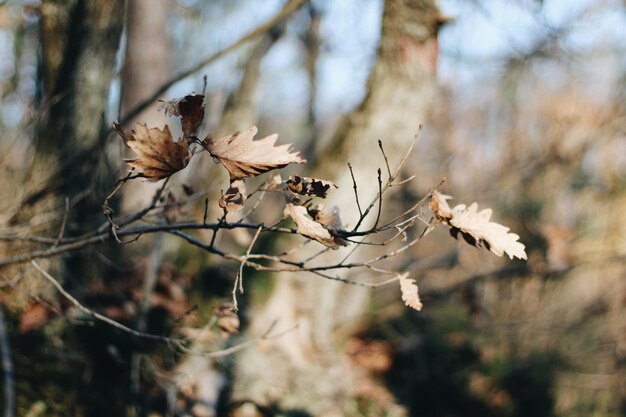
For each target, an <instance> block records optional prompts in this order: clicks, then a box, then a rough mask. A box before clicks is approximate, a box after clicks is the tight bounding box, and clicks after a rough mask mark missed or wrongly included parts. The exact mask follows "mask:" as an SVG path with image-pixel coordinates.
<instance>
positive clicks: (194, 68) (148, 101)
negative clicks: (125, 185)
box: [120, 0, 307, 125]
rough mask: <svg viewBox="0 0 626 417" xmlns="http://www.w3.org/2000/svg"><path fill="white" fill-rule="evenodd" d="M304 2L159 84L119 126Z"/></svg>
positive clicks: (300, 0)
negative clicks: (170, 89) (171, 88)
mask: <svg viewBox="0 0 626 417" xmlns="http://www.w3.org/2000/svg"><path fill="white" fill-rule="evenodd" d="M306 1H307V0H290V1H289V2H287V4H285V6H283V8H282V9H281V10H280V11H279V12H278V13H277V14H276V15H275V16H274V17H272V18H271V19H269V20H268V21H266V22H264V23H263V24H261V25H259V26H258V27H257V28H255V29H254V30H252V31H251V32H248V33H247V34H246V35H244V36H243V37H241V38H239V39H238V40H237V41H235V42H234V43H232V44H230V45H229V46H227V47H226V48H224V49H221V50H219V51H217V52H215V53H214V54H212V55H210V56H208V57H207V58H205V59H203V60H201V61H200V62H198V63H197V64H195V65H193V66H191V67H189V68H187V69H186V70H183V71H181V72H179V73H178V74H176V75H174V76H173V77H172V78H170V79H169V80H168V81H166V82H165V83H163V84H161V86H160V87H159V88H157V89H156V91H154V92H153V93H152V94H151V95H149V96H148V97H147V98H146V99H145V100H143V101H142V102H140V103H139V104H138V105H136V106H135V107H134V108H133V109H131V110H130V111H129V112H128V113H127V114H126V115H125V116H124V117H123V118H122V119H121V123H120V124H122V125H125V124H127V123H128V122H129V121H131V120H133V119H134V118H135V117H137V116H138V115H139V114H140V113H141V112H143V111H144V110H145V109H147V108H148V107H149V106H150V105H152V103H154V102H155V101H156V100H157V99H158V98H159V97H160V96H162V95H163V94H165V93H166V92H167V90H168V89H169V88H170V87H171V86H173V85H174V84H176V83H178V82H179V81H181V80H183V79H185V78H187V77H189V76H190V75H192V74H194V73H195V72H197V71H199V70H201V69H202V68H204V67H205V66H207V65H209V64H211V63H213V62H214V61H217V60H218V59H219V58H221V57H222V56H224V55H227V54H229V53H230V52H232V51H234V50H236V49H238V48H239V47H241V46H243V45H244V44H246V43H248V42H250V41H251V40H253V39H255V38H257V37H259V36H260V35H262V34H264V33H265V32H267V31H268V30H270V29H271V28H273V27H274V26H276V25H277V24H279V23H281V22H282V21H283V20H284V19H286V18H287V17H288V16H289V15H291V14H292V13H293V12H295V11H296V10H298V9H299V8H300V6H302V5H303V4H304V3H305V2H306Z"/></svg>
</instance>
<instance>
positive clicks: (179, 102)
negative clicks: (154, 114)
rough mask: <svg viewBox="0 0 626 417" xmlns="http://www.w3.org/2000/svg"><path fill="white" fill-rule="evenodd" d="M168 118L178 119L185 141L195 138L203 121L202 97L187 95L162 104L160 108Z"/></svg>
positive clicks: (199, 95) (200, 95)
mask: <svg viewBox="0 0 626 417" xmlns="http://www.w3.org/2000/svg"><path fill="white" fill-rule="evenodd" d="M159 109H161V110H163V111H165V114H166V115H168V116H178V117H180V122H181V125H182V128H183V134H184V135H185V139H190V138H193V137H196V135H197V134H198V129H199V128H200V124H202V119H204V95H202V94H195V93H192V94H188V95H186V96H185V97H183V98H179V99H176V100H171V101H167V102H164V103H163V104H162V105H161V106H160V108H159Z"/></svg>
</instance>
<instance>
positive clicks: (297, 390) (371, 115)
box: [233, 0, 441, 415]
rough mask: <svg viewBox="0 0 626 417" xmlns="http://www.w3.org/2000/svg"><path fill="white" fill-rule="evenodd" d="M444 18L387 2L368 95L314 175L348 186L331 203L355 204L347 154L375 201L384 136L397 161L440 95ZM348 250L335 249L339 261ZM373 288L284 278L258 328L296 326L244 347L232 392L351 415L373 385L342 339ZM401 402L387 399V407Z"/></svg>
mask: <svg viewBox="0 0 626 417" xmlns="http://www.w3.org/2000/svg"><path fill="white" fill-rule="evenodd" d="M440 24H441V15H440V14H439V11H438V8H437V6H436V3H435V1H433V0H388V1H386V2H385V6H384V12H383V24H382V35H381V42H380V47H379V52H378V58H377V61H376V64H375V66H374V68H373V70H372V73H371V75H370V78H369V81H368V90H367V95H366V97H365V99H364V100H363V102H362V104H361V105H360V107H359V108H358V109H357V110H356V111H354V112H353V113H352V114H351V115H350V116H349V117H348V118H347V119H346V121H345V123H344V124H343V125H342V126H341V128H340V129H339V131H338V133H337V135H336V137H335V138H334V139H333V141H332V142H331V143H330V145H329V146H328V148H327V149H325V150H324V151H323V152H322V154H321V155H320V156H319V157H318V158H317V164H316V166H315V168H314V171H315V174H316V175H319V176H321V177H323V178H329V179H333V180H334V181H335V182H336V183H337V184H339V185H340V186H342V187H343V192H337V193H335V196H333V197H330V201H327V202H325V203H326V204H328V205H333V204H337V205H339V206H342V207H350V206H352V205H354V201H353V196H352V193H351V192H347V190H349V188H348V187H351V185H352V183H351V180H350V174H349V171H348V170H347V168H346V167H345V165H344V164H345V161H347V160H348V161H351V162H352V166H353V168H354V171H355V175H356V178H357V180H358V181H359V182H360V188H359V192H360V194H361V201H362V202H367V203H362V204H368V203H369V201H370V200H371V199H372V198H373V197H374V195H375V193H376V192H377V186H376V185H375V184H376V165H378V166H380V167H381V168H383V171H385V169H384V162H383V158H382V156H381V155H380V151H379V150H378V143H377V141H378V139H381V140H383V142H384V145H385V150H386V152H387V155H388V156H389V158H390V163H392V164H393V163H398V162H399V159H400V156H401V155H402V154H403V153H404V151H405V150H406V149H407V147H408V146H409V144H410V142H411V140H412V138H413V136H414V135H415V134H416V133H417V132H418V130H419V126H420V124H421V123H423V121H424V120H425V119H426V116H427V113H428V112H429V108H430V106H431V104H432V103H433V101H434V99H435V94H436V86H435V81H436V79H435V72H436V61H437V52H438V51H437V32H438V29H439V26H440ZM337 173H340V174H337ZM333 176H334V178H333ZM354 212H356V210H354ZM356 214H358V213H356ZM356 217H358V216H355V215H354V213H349V212H347V213H346V212H344V213H342V220H343V222H344V223H349V224H351V225H354V224H355V222H356V220H355V219H356ZM314 249H319V247H316V248H314ZM344 255H345V252H344V251H338V252H337V254H336V256H337V261H339V259H341V257H342V256H344ZM363 278H364V276H363V275H361V277H359V279H363ZM365 278H366V279H367V277H365ZM372 278H375V277H370V279H372ZM368 294H369V292H368V290H364V289H362V288H357V287H353V286H346V285H342V284H338V283H334V282H328V281H324V280H322V279H319V278H317V277H315V278H314V277H312V276H307V277H304V279H301V278H297V277H295V276H285V277H280V278H278V279H277V280H276V287H275V289H274V291H273V294H272V295H271V296H270V298H269V300H268V301H267V302H266V303H265V305H264V306H263V308H262V309H260V311H255V312H253V313H252V315H251V316H252V319H251V320H252V322H251V332H252V333H255V332H256V333H262V332H263V331H265V330H266V329H267V326H268V325H269V323H271V322H272V321H273V320H276V319H279V323H280V325H281V327H282V328H285V327H289V326H291V325H293V324H295V323H298V325H299V327H298V328H297V329H296V330H295V331H293V332H291V333H289V334H287V335H285V336H283V337H281V338H279V339H277V340H275V341H273V342H272V346H271V347H270V348H266V349H264V350H260V349H249V350H247V351H245V352H244V353H242V354H241V357H240V358H239V359H240V360H239V361H238V363H237V370H236V372H235V381H234V382H233V390H234V397H235V399H239V400H244V399H247V400H252V401H254V402H256V403H257V404H260V405H264V406H267V405H270V404H275V405H277V406H278V407H279V408H280V409H283V410H288V409H289V410H293V409H299V410H302V411H306V412H308V413H311V414H312V415H331V414H332V415H346V414H350V413H352V414H354V413H355V412H356V410H355V409H350V404H354V400H355V398H361V399H364V400H365V401H367V402H368V403H369V402H375V400H372V399H371V398H370V395H371V394H372V393H371V392H370V393H366V392H363V391H360V388H359V385H361V386H363V385H362V384H359V381H361V382H362V378H363V377H364V374H363V371H362V370H359V369H358V367H356V366H355V365H354V364H352V363H351V362H350V359H349V358H348V357H347V355H346V354H345V353H344V352H342V350H343V349H344V346H343V342H345V339H346V338H347V337H348V336H349V335H350V333H351V332H353V331H354V330H355V329H356V326H357V325H358V321H359V319H363V314H364V310H365V307H366V305H367V299H368ZM381 390H382V388H381ZM378 406H379V407H385V405H383V404H378ZM394 407H395V406H394V405H393V404H392V403H389V404H388V407H387V408H388V410H387V411H389V410H391V409H394ZM396 410H397V409H396Z"/></svg>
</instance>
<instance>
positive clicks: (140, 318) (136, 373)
mask: <svg viewBox="0 0 626 417" xmlns="http://www.w3.org/2000/svg"><path fill="white" fill-rule="evenodd" d="M169 8H170V4H169V3H168V2H166V1H163V0H160V1H154V0H128V2H127V16H126V51H125V55H124V65H123V67H122V74H121V82H122V88H121V90H122V94H121V102H120V116H121V117H124V115H126V114H127V113H128V112H130V111H131V110H132V109H133V108H134V107H135V106H136V105H138V104H139V103H141V102H142V101H143V100H145V99H146V98H147V97H149V96H150V95H151V94H152V93H153V92H154V91H155V90H157V89H158V88H159V87H160V86H161V85H162V84H163V83H164V82H165V81H167V78H168V77H169V75H170V72H171V68H170V62H171V50H170V46H171V42H170V33H169V30H168V22H167V17H168V11H169ZM164 118H165V116H164V115H163V114H162V113H160V114H159V113H155V112H153V111H151V112H149V111H144V112H143V113H141V114H139V115H138V116H137V117H136V118H135V119H134V120H131V121H130V122H129V126H132V125H134V123H135V122H141V123H146V124H147V125H148V126H161V125H163V124H164ZM161 186H162V184H161V183H160V182H159V183H146V182H130V183H128V184H127V186H126V187H125V188H124V190H123V198H122V200H123V203H122V204H123V206H125V207H124V208H123V209H122V210H121V211H122V212H126V211H130V210H132V208H139V207H141V208H143V207H145V205H147V204H148V202H149V201H150V200H151V199H152V197H153V195H154V193H155V192H156V191H157V189H159V188H160V187H161ZM163 240H164V237H163V236H162V235H157V236H146V237H145V238H144V239H142V247H143V248H150V249H149V251H150V255H149V256H146V258H145V259H146V260H145V264H144V268H143V270H144V271H145V273H144V274H143V277H142V282H143V288H142V292H141V294H142V296H141V299H140V301H139V308H138V312H137V318H136V321H137V322H136V328H137V330H139V331H142V332H143V331H146V327H147V321H148V320H147V316H148V313H149V311H150V309H151V308H152V304H151V300H152V298H153V297H152V294H153V292H154V289H155V287H156V285H157V281H158V277H159V271H160V269H161V264H162V258H163ZM131 256H132V255H131ZM126 258H129V256H127V257H126ZM126 260H127V261H128V259H126ZM142 357H143V355H142V354H141V353H138V352H133V354H132V357H131V360H130V380H131V384H130V389H131V393H132V396H133V400H134V405H135V410H134V412H135V415H136V416H144V415H146V411H145V407H144V405H145V403H146V402H147V401H146V400H145V398H146V397H147V395H143V394H142V389H145V387H142V386H141V361H142Z"/></svg>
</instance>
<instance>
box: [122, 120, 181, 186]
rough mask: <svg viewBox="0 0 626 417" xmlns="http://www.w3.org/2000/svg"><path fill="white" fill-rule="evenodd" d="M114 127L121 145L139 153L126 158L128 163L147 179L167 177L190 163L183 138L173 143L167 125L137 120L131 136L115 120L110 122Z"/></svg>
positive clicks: (155, 179) (154, 179)
mask: <svg viewBox="0 0 626 417" xmlns="http://www.w3.org/2000/svg"><path fill="white" fill-rule="evenodd" d="M113 127H114V128H115V130H116V131H117V133H118V134H119V135H120V137H121V138H122V139H123V140H124V144H125V145H126V146H128V147H129V148H131V149H132V150H133V151H135V153H136V154H137V156H138V157H137V158H136V159H127V160H126V162H127V163H128V165H130V166H131V167H133V168H135V169H136V170H137V171H138V172H139V173H140V174H141V175H142V176H143V177H145V178H147V179H148V180H150V181H157V180H161V179H163V178H167V177H169V176H170V175H172V174H174V173H176V172H178V171H180V170H181V169H183V168H185V167H186V166H187V164H188V163H189V157H190V156H189V146H188V145H187V143H186V142H184V141H181V142H174V140H173V139H172V134H171V133H170V129H169V128H168V127H167V126H165V128H164V129H163V130H161V129H159V128H148V126H146V125H145V124H143V123H137V126H136V128H135V130H132V131H131V134H130V135H129V134H128V133H126V131H124V129H122V127H121V126H120V124H119V123H118V122H113Z"/></svg>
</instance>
